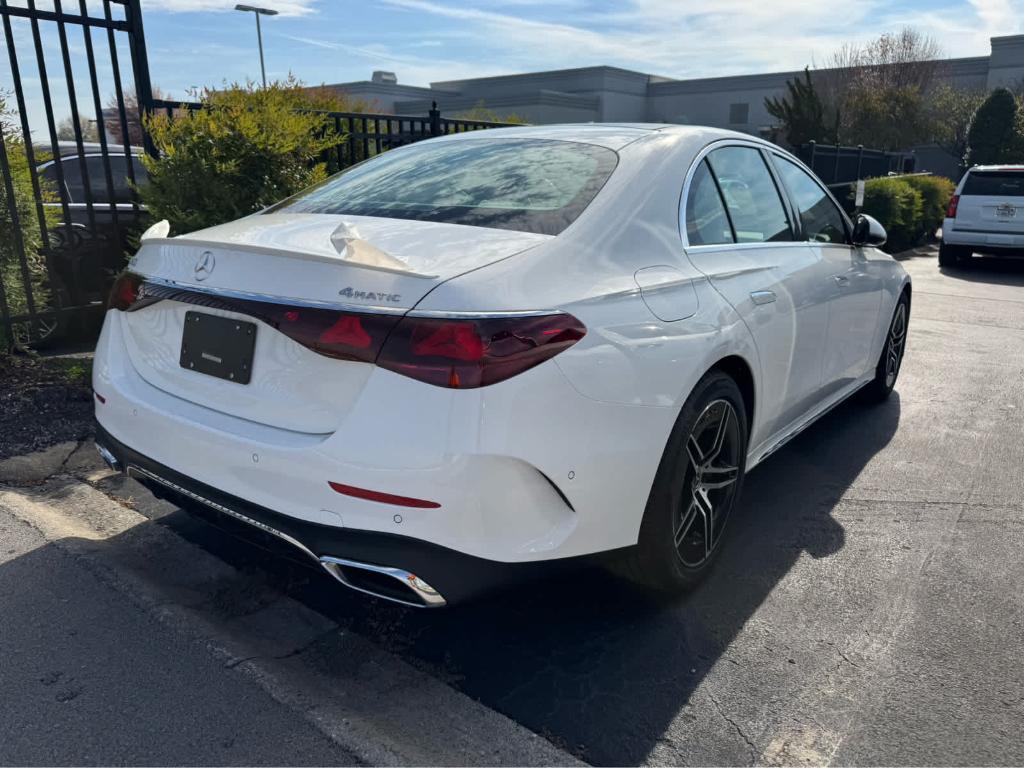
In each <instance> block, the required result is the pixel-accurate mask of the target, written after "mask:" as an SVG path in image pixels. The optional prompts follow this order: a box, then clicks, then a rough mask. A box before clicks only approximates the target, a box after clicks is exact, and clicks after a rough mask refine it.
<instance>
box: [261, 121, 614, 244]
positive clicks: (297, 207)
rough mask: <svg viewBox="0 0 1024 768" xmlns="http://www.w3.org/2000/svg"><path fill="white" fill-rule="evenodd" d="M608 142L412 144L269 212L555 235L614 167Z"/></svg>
mask: <svg viewBox="0 0 1024 768" xmlns="http://www.w3.org/2000/svg"><path fill="white" fill-rule="evenodd" d="M617 162H618V155H616V154H615V152H613V151H612V150H610V149H606V148H605V147H599V146H595V145H593V144H583V143H579V142H571V141H552V140H547V139H487V138H480V139H477V138H472V139H465V140H461V141H446V142H439V143H430V144H424V145H421V146H416V145H413V146H410V147H407V148H403V149H399V150H392V151H391V152H385V153H384V154H382V155H378V156H377V157H375V158H373V159H372V160H368V161H366V162H364V163H360V164H359V165H356V166H353V167H352V168H350V169H348V170H346V171H342V172H341V173H339V174H337V175H335V176H333V177H331V178H330V179H328V180H327V181H326V182H324V183H323V184H320V185H319V186H316V187H314V188H312V189H310V190H307V191H305V192H301V193H299V194H298V195H297V196H295V197H292V198H289V199H288V200H285V201H284V202H283V203H280V204H279V205H277V206H275V207H273V208H271V209H269V210H268V213H269V212H279V211H287V212H290V213H335V214H337V213H347V214H352V215H358V216H381V217H385V218H393V219H417V220H420V221H439V222H448V223H452V224H467V225H470V226H476V227H494V228H497V229H514V230H519V231H522V232H536V233H539V234H546V235H557V234H558V233H559V232H561V231H562V230H563V229H565V228H566V227H567V226H569V225H570V224H571V223H572V222H573V221H574V220H575V219H576V218H577V217H578V216H579V215H580V214H581V213H582V212H583V211H584V210H585V209H586V207H587V206H588V205H589V204H590V201H591V200H593V199H594V197H595V196H596V195H597V193H598V192H599V191H600V190H601V187H602V186H604V183H605V181H607V180H608V177H609V176H610V175H611V173H612V171H613V170H615V165H616V163H617Z"/></svg>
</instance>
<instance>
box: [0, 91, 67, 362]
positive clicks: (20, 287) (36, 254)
mask: <svg viewBox="0 0 1024 768" xmlns="http://www.w3.org/2000/svg"><path fill="white" fill-rule="evenodd" d="M10 118H11V114H10V112H8V111H7V107H6V104H5V103H4V101H3V99H0V131H3V142H4V147H5V148H6V150H7V162H8V165H9V167H10V172H11V186H12V187H13V188H14V208H15V210H16V211H17V214H18V216H17V218H18V226H17V229H15V223H14V218H13V217H12V216H11V211H10V204H9V201H8V199H7V189H6V184H0V285H2V286H3V290H4V293H5V296H6V299H7V308H8V311H9V312H10V313H11V315H21V314H25V313H26V312H28V308H29V307H28V291H27V290H26V285H25V276H24V273H23V271H22V267H21V259H20V252H19V250H18V246H17V245H16V241H17V237H16V235H17V233H18V232H20V233H21V241H22V243H23V245H24V249H25V259H26V261H27V263H28V282H29V286H30V287H31V290H32V297H33V299H34V301H35V306H36V309H37V310H39V309H45V308H46V307H47V305H48V303H49V291H48V289H47V288H48V286H47V271H46V260H45V258H44V257H43V255H42V254H41V253H40V248H41V247H42V244H43V242H42V241H43V237H42V232H41V230H40V227H39V219H38V217H37V214H36V205H35V194H34V193H33V190H32V176H31V171H30V170H29V165H28V155H27V154H26V152H25V142H24V141H23V139H22V136H21V132H20V131H18V130H17V129H15V128H14V127H13V125H12V124H11V120H10ZM42 159H44V158H40V157H37V158H36V161H37V162H39V161H41V160H42ZM39 183H40V185H41V189H40V192H41V193H42V196H43V199H44V200H47V201H50V200H56V195H55V193H54V191H53V189H52V188H50V187H49V186H47V183H46V180H45V179H43V178H42V177H40V178H39ZM43 215H44V216H45V217H46V226H47V227H52V226H53V225H54V224H56V223H57V219H58V217H59V213H58V212H57V211H56V210H55V209H53V208H51V207H46V208H45V209H44V213H43ZM20 325H21V324H19V326H20ZM17 330H18V329H16V334H15V335H16V336H21V335H22V334H20V333H17ZM24 330H27V329H24ZM24 335H27V333H26V334H24ZM14 341H16V339H8V338H5V329H4V327H3V325H0V350H2V349H5V348H7V347H8V346H10V345H11V344H12V343H13V342H14Z"/></svg>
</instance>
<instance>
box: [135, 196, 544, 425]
mask: <svg viewBox="0 0 1024 768" xmlns="http://www.w3.org/2000/svg"><path fill="white" fill-rule="evenodd" d="M549 239H551V238H550V236H548V235H538V234H532V233H522V232H513V231H509V230H497V229H484V228H479V227H468V226H463V225H457V224H441V223H434V222H417V221H397V220H391V219H376V218H370V217H356V216H332V215H323V214H268V215H257V216H252V217H249V218H247V219H242V220H240V221H238V222H233V223H231V224H225V225H222V226H219V227H214V228H212V229H208V230H204V231H201V232H197V233H194V234H191V235H186V236H183V237H176V238H162V239H150V240H145V241H144V242H143V244H142V247H141V248H140V250H139V252H138V254H137V255H136V256H135V258H134V259H133V260H132V263H131V265H130V267H129V269H130V270H132V271H133V272H136V273H138V274H140V275H141V276H143V277H144V278H145V279H147V280H149V281H151V285H152V286H153V291H154V292H155V293H156V295H159V296H160V297H161V298H162V300H161V301H158V302H157V303H154V304H150V305H148V306H143V307H142V308H140V309H137V310H134V311H131V312H125V313H124V314H123V316H122V320H123V323H124V329H125V334H124V335H125V341H126V345H127V347H128V354H129V357H130V359H131V361H132V364H133V365H134V367H135V369H136V370H137V371H138V372H139V374H140V375H141V376H142V377H143V378H144V379H145V380H146V381H147V382H148V383H150V384H152V385H153V386H155V387H158V388H160V389H162V390H164V391H166V392H169V393H170V394H173V395H176V396H178V397H181V398H183V399H185V400H188V401H190V402H193V403H197V404H199V405H203V406H206V407H209V408H212V409H214V410H217V411H220V412H222V413H227V414H230V415H233V416H237V417H240V418H244V419H247V420H250V421H254V422H258V423H262V424H268V425H271V426H275V427H278V428H282V429H288V430H293V431H298V432H305V433H315V434H326V433H330V432H333V431H335V430H336V429H337V428H338V426H339V425H340V423H341V421H342V420H343V419H344V417H345V415H346V414H347V412H348V409H349V408H350V407H351V405H352V404H353V403H354V402H355V401H356V399H357V398H358V396H359V393H360V392H361V391H362V388H363V386H365V384H366V382H367V380H368V379H369V376H370V374H371V372H372V366H371V365H367V364H366V362H365V361H360V360H353V359H336V358H332V357H330V356H327V355H326V354H322V353H318V352H317V351H314V350H313V348H311V347H317V345H316V344H315V343H314V344H305V345H304V344H302V343H299V341H297V340H296V338H297V337H296V336H295V334H292V335H289V334H288V333H287V332H286V329H284V328H282V326H281V323H282V322H284V321H285V320H284V318H286V317H287V319H288V320H294V321H295V322H296V323H299V324H302V323H306V322H312V321H310V320H309V318H311V317H312V316H316V318H317V319H316V322H317V323H321V320H322V318H323V317H324V315H325V314H327V315H329V314H330V313H339V315H338V316H339V318H342V320H344V317H351V316H356V317H358V316H360V315H365V316H366V318H367V322H366V325H367V327H368V328H370V333H371V335H373V334H376V335H377V336H380V335H382V334H385V335H386V333H387V330H388V327H389V326H388V322H387V320H382V319H381V317H382V316H384V317H385V318H387V317H391V318H396V317H400V316H401V315H403V314H404V313H405V312H407V311H408V310H409V309H410V308H412V307H413V306H415V305H416V303H417V302H419V301H420V299H422V298H423V297H424V296H425V295H426V294H427V293H428V292H430V291H431V290H432V289H433V288H434V287H435V286H437V285H439V284H440V283H442V282H444V281H445V280H448V279H450V278H452V277H455V276H457V275H459V274H462V273H464V272H467V271H470V270H472V269H475V268H478V267H481V266H484V265H486V264H490V263H493V262H494V261H497V260H500V259H503V258H506V257H508V256H511V255H514V254H516V253H519V252H521V251H523V250H526V249H528V248H532V247H534V246H536V245H539V244H540V243H542V242H545V241H547V240H549ZM268 307H270V308H277V309H275V310H274V311H272V312H267V311H265V310H266V308H268ZM278 310H279V311H278ZM196 312H198V313H200V315H215V316H219V317H224V318H230V319H234V320H236V321H238V324H239V327H240V332H242V333H244V332H246V331H247V330H248V327H247V326H246V325H244V324H245V323H253V324H254V325H255V328H254V333H255V337H256V338H255V344H254V347H253V352H252V360H251V378H250V380H249V382H248V383H247V384H240V383H238V382H237V381H233V380H229V379H226V378H219V377H217V376H214V375H208V374H207V373H201V372H197V371H196V370H189V369H188V368H186V367H184V366H185V361H186V359H195V358H194V357H193V358H188V356H187V355H185V354H184V352H183V350H182V337H183V333H184V329H185V326H186V323H187V322H188V318H189V317H191V318H192V319H193V321H194V320H195V316H196V315H195V313H196ZM190 313H191V314H190ZM344 322H348V321H344ZM344 322H341V325H340V326H336V327H333V328H332V333H333V335H334V336H335V337H337V336H338V335H339V333H340V334H341V335H342V336H344V335H345V333H346V328H348V326H345V324H344ZM217 325H218V324H217V323H211V327H214V326H217ZM219 325H223V324H219ZM319 327H326V326H323V325H322V323H321V325H320V326H319ZM339 327H340V328H341V331H340V332H339V330H338V328H339ZM373 329H377V330H373ZM381 341H382V339H380V338H375V339H374V343H380V342H381ZM314 342H315V339H314ZM224 343H227V344H229V346H230V344H231V342H230V341H227V342H224ZM320 349H321V352H323V348H322V347H320ZM192 351H193V352H195V350H192ZM197 354H202V351H199V352H197ZM209 354H213V353H212V352H209ZM370 359H372V357H371V358H370Z"/></svg>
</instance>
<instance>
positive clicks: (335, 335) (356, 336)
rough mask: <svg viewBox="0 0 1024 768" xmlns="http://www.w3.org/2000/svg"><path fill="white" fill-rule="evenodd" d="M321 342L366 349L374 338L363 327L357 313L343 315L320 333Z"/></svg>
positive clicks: (319, 340)
mask: <svg viewBox="0 0 1024 768" xmlns="http://www.w3.org/2000/svg"><path fill="white" fill-rule="evenodd" d="M317 341H318V342H319V343H320V344H328V345H337V346H347V347H352V348H353V349H366V348H367V347H369V346H370V344H372V343H373V339H371V338H370V334H368V333H367V332H366V331H365V330H364V329H363V323H362V320H360V319H359V318H358V317H357V316H356V315H342V316H341V317H340V318H338V321H337V322H336V323H334V325H332V326H331V327H330V328H328V329H327V330H326V331H324V332H323V333H321V334H320V338H319V339H317Z"/></svg>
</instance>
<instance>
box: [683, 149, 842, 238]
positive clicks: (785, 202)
mask: <svg viewBox="0 0 1024 768" xmlns="http://www.w3.org/2000/svg"><path fill="white" fill-rule="evenodd" d="M723 147H748V148H750V149H756V150H758V151H759V152H760V153H762V157H763V156H764V155H763V153H764V152H776V153H778V154H779V155H781V156H782V157H785V158H786V159H787V160H788V159H792V160H793V161H795V162H796V164H797V165H799V166H800V167H802V168H807V166H805V165H804V164H803V163H801V162H800V160H799V158H797V157H795V156H793V155H791V154H790V153H788V152H786V151H785V150H783V149H780V148H779V147H778V146H776V145H775V144H771V143H769V142H766V141H761V140H758V139H754V138H753V137H751V138H750V139H742V138H727V139H716V140H715V141H712V142H711V143H710V144H707V145H706V146H704V147H703V148H701V150H700V151H699V152H697V154H696V155H694V157H693V160H692V161H691V162H690V167H689V168H688V169H687V171H686V176H685V177H684V179H683V187H682V192H681V193H680V196H679V210H678V212H677V216H676V226H677V227H678V229H679V239H680V241H681V242H682V245H683V250H684V251H686V252H689V251H690V250H691V249H695V250H696V249H701V250H697V253H700V252H702V250H703V249H707V248H766V247H773V246H774V247H781V246H788V247H792V246H794V245H807V244H808V241H807V240H774V241H770V242H763V243H715V244H713V245H690V238H689V235H687V232H686V203H687V201H688V200H689V197H690V184H691V182H692V181H693V175H694V174H695V173H696V172H697V167H698V166H699V165H700V164H701V162H702V161H703V160H704V158H705V157H707V156H708V155H709V154H711V153H712V152H714V151H715V150H716V149H721V148H723ZM766 170H767V171H768V173H769V174H770V175H771V177H772V181H773V182H775V181H776V179H775V169H774V168H772V167H770V166H768V164H767V162H766ZM811 175H812V176H813V175H814V174H813V173H812V174H811ZM826 191H827V190H826ZM777 192H778V195H779V201H780V202H781V203H782V207H783V209H784V210H785V211H786V217H787V219H788V218H789V217H790V216H792V211H791V210H790V209H791V207H792V206H791V204H790V202H789V194H788V192H786V190H785V188H783V189H778V190H777ZM841 210H842V209H841V208H840V211H841ZM793 227H794V224H793V222H790V228H793ZM795 234H796V232H794V236H795ZM847 247H849V246H847Z"/></svg>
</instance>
